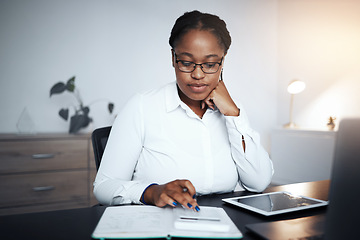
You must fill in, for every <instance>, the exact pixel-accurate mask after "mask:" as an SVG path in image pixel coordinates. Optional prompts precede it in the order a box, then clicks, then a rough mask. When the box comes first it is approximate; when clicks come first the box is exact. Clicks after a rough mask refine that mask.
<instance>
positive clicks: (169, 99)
mask: <svg viewBox="0 0 360 240" xmlns="http://www.w3.org/2000/svg"><path fill="white" fill-rule="evenodd" d="M165 101H166V111H167V112H171V111H173V110H175V109H176V108H177V107H179V106H183V105H185V103H183V102H182V101H181V99H180V97H179V93H178V89H177V84H176V82H172V83H170V84H168V85H167V86H166V90H165ZM183 108H184V107H183ZM208 110H211V109H208ZM211 111H213V110H211ZM217 111H219V109H218V108H217V107H216V106H215V109H214V112H217Z"/></svg>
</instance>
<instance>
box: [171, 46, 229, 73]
mask: <svg viewBox="0 0 360 240" xmlns="http://www.w3.org/2000/svg"><path fill="white" fill-rule="evenodd" d="M174 57H175V63H176V66H177V68H178V69H179V71H180V72H184V73H192V72H193V71H195V69H196V66H200V69H201V71H203V73H206V74H214V73H217V72H218V71H219V69H220V66H221V65H222V62H223V60H224V56H223V57H222V58H221V60H220V62H204V63H194V62H191V61H184V60H180V59H178V58H177V55H176V53H175V51H174ZM181 61H182V62H189V63H191V64H194V69H193V70H192V71H184V70H181V69H180V67H179V64H178V63H179V62H181ZM206 63H216V64H219V66H218V69H217V70H216V72H210V73H209V72H205V71H204V69H203V68H204V67H203V64H206Z"/></svg>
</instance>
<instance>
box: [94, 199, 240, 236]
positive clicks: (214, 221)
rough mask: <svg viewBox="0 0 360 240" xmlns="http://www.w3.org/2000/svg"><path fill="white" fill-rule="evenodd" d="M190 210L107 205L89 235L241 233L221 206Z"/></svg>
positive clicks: (232, 234)
mask: <svg viewBox="0 0 360 240" xmlns="http://www.w3.org/2000/svg"><path fill="white" fill-rule="evenodd" d="M200 208H201V210H200V211H199V212H194V211H192V210H189V209H184V208H182V207H177V208H171V207H166V208H159V207H155V206H136V205H130V206H117V207H107V208H106V209H105V212H104V214H103V215H102V217H101V219H100V221H99V223H98V225H97V226H96V228H95V230H94V232H93V234H92V237H93V238H96V239H103V238H117V239H125V238H127V239H129V238H130V239H131V238H167V239H170V238H172V237H182V238H184V237H188V238H224V239H239V238H242V234H241V232H240V231H239V230H238V229H237V227H236V226H235V224H234V223H233V222H232V221H231V219H230V218H229V216H228V215H227V214H226V212H225V211H224V210H223V209H222V208H217V207H204V206H202V207H200Z"/></svg>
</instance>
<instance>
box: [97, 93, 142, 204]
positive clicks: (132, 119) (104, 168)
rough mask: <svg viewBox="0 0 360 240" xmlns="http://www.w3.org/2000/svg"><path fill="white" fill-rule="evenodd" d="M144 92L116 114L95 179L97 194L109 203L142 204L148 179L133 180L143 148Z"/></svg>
mask: <svg viewBox="0 0 360 240" xmlns="http://www.w3.org/2000/svg"><path fill="white" fill-rule="evenodd" d="M142 138H143V117H142V109H141V95H135V96H134V97H133V98H131V99H130V100H129V102H128V103H127V104H126V105H125V106H124V108H123V109H122V110H121V112H120V113H119V114H118V116H117V117H116V120H115V122H114V124H113V126H112V130H111V133H110V136H109V139H108V142H107V145H106V148H105V151H104V154H103V157H102V160H101V164H100V167H99V170H98V173H97V175H96V179H95V182H94V195H95V197H96V198H97V199H98V201H99V202H100V203H102V204H105V205H115V204H121V203H139V202H140V201H139V199H140V197H141V194H142V192H143V190H144V189H145V188H146V187H147V186H148V185H149V183H148V182H139V181H131V180H132V176H133V173H134V169H135V166H136V163H137V160H138V158H139V155H140V152H141V150H142V145H143V144H142V141H143V139H142Z"/></svg>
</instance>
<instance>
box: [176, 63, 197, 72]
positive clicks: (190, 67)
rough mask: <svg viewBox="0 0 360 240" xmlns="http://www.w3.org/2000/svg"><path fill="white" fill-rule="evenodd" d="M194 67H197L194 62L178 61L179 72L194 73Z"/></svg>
mask: <svg viewBox="0 0 360 240" xmlns="http://www.w3.org/2000/svg"><path fill="white" fill-rule="evenodd" d="M194 66H195V63H193V62H188V61H182V60H179V61H178V67H179V70H180V71H183V72H192V71H194V69H195V67H194Z"/></svg>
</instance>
